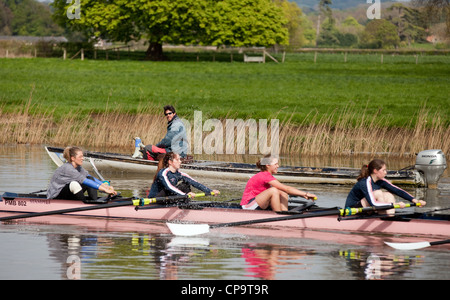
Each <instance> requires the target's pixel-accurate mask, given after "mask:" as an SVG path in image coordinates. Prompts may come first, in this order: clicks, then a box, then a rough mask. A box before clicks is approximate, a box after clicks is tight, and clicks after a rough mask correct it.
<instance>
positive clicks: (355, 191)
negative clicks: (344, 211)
mask: <svg viewBox="0 0 450 300" xmlns="http://www.w3.org/2000/svg"><path fill="white" fill-rule="evenodd" d="M386 174H387V170H386V163H385V162H384V161H383V160H381V159H374V160H372V161H371V162H370V163H369V164H368V165H364V166H363V167H362V168H361V171H360V173H359V176H358V178H357V181H358V182H357V183H356V184H355V185H354V186H353V188H352V190H351V191H350V193H349V194H348V196H347V200H346V201H345V207H354V208H357V207H368V206H375V207H376V206H384V205H387V204H390V203H392V204H395V197H394V195H393V194H395V195H397V196H399V197H401V198H403V199H405V200H408V201H411V202H413V203H420V205H422V206H423V205H426V204H427V203H426V202H425V201H423V200H417V199H414V197H413V196H412V195H410V194H409V193H407V192H406V191H404V190H402V189H401V188H399V187H397V186H395V185H393V184H392V183H390V182H389V181H388V180H386V179H385V177H386ZM382 188H383V189H386V190H388V192H384V191H382V190H381V189H382ZM397 204H399V205H400V207H401V208H404V207H405V204H404V203H403V202H399V203H397ZM394 213H395V209H389V210H387V211H386V214H388V215H390V214H394Z"/></svg>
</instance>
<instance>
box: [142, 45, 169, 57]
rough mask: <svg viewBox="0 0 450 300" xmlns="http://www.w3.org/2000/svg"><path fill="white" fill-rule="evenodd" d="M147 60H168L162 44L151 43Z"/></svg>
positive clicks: (146, 53) (146, 54) (146, 55)
mask: <svg viewBox="0 0 450 300" xmlns="http://www.w3.org/2000/svg"><path fill="white" fill-rule="evenodd" d="M145 59H146V60H153V61H161V60H166V59H167V58H166V56H165V55H164V54H163V49H162V44H161V43H158V42H150V45H149V46H148V49H147V52H145Z"/></svg>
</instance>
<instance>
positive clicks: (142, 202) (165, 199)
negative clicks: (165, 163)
mask: <svg viewBox="0 0 450 300" xmlns="http://www.w3.org/2000/svg"><path fill="white" fill-rule="evenodd" d="M209 195H215V193H214V192H211V193H198V194H195V196H194V198H197V197H205V196H209ZM191 198H193V197H191V195H189V194H186V195H179V196H167V197H155V198H140V199H135V200H133V205H134V206H144V205H149V204H155V203H173V202H176V201H179V200H184V199H191Z"/></svg>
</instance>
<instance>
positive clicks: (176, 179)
mask: <svg viewBox="0 0 450 300" xmlns="http://www.w3.org/2000/svg"><path fill="white" fill-rule="evenodd" d="M180 167H181V158H180V155H179V154H176V153H174V152H169V153H166V154H165V155H164V157H163V159H161V160H160V162H159V165H158V171H157V173H156V175H155V177H154V180H153V184H152V187H151V189H150V192H149V194H148V197H149V198H153V197H164V196H173V195H186V194H188V195H190V196H191V197H194V196H195V194H194V193H193V192H191V186H193V187H195V188H197V189H199V190H201V191H202V192H205V193H211V192H213V193H214V195H218V194H219V191H218V190H211V189H209V188H207V187H206V186H204V185H203V184H201V183H199V182H198V181H196V180H194V179H193V178H192V177H190V176H189V175H188V174H186V173H183V172H180Z"/></svg>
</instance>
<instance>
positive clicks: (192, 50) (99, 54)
mask: <svg viewBox="0 0 450 300" xmlns="http://www.w3.org/2000/svg"><path fill="white" fill-rule="evenodd" d="M144 49H145V48H144V47H143V46H142V45H141V46H134V45H124V46H118V47H112V48H105V49H100V48H94V47H93V46H92V45H90V44H84V45H79V44H78V45H77V44H70V43H56V42H52V41H38V42H33V43H30V42H24V41H14V40H6V41H1V40H0V57H6V58H16V57H30V58H34V57H55V58H62V59H81V60H84V59H94V60H122V59H124V60H144V59H145V50H144ZM164 53H165V55H166V56H167V58H168V60H170V61H222V62H233V61H240V62H242V61H245V57H249V56H251V55H256V56H259V57H269V58H270V60H269V62H272V61H274V62H277V63H278V62H285V60H288V61H309V62H314V63H329V62H343V63H347V62H361V61H365V62H373V63H380V64H383V63H415V64H418V63H428V62H434V61H436V60H437V61H438V62H439V59H438V58H437V57H442V56H448V55H449V54H450V50H444V49H442V50H421V49H417V50H410V49H408V50H405V49H392V50H381V49H319V48H302V49H297V50H295V51H293V52H289V53H286V52H285V51H277V49H271V50H270V49H265V48H217V47H197V46H171V45H165V46H164ZM430 57H435V58H434V59H432V58H430ZM258 61H259V60H258ZM263 61H266V59H264V60H263ZM445 61H446V62H447V60H445ZM447 63H448V62H447Z"/></svg>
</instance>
